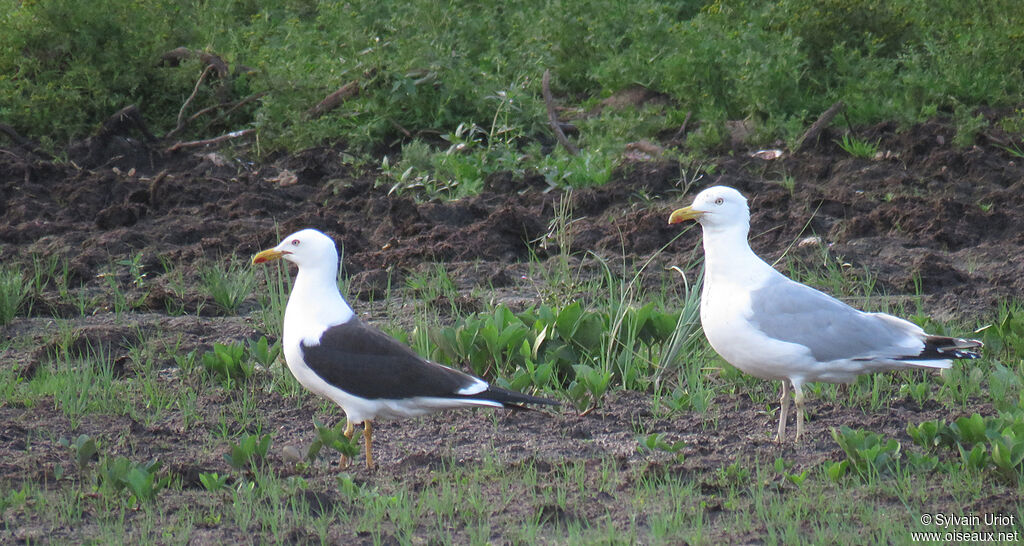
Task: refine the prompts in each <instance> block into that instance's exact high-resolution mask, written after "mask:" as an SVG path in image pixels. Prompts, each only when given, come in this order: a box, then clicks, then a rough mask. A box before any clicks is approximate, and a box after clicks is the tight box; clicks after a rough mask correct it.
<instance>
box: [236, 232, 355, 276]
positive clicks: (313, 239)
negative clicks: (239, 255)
mask: <svg viewBox="0 0 1024 546" xmlns="http://www.w3.org/2000/svg"><path fill="white" fill-rule="evenodd" d="M278 258H280V259H284V260H288V261H289V262H292V263H293V264H295V265H297V266H299V270H300V271H302V270H311V269H325V270H327V272H329V273H330V274H331V276H332V277H333V276H334V275H337V273H338V249H337V248H336V247H335V246H334V241H333V240H331V238H330V237H328V236H326V235H324V234H323V233H321V232H319V231H317V230H315V229H304V230H302V231H296V232H295V233H292V234H291V235H289V236H287V237H285V238H284V239H283V240H282V241H281V242H280V243H279V244H278V245H277V246H275V247H274V248H271V249H267V250H264V251H263V252H260V253H259V254H257V255H255V256H253V258H252V263H253V264H261V263H264V262H269V261H272V260H276V259H278Z"/></svg>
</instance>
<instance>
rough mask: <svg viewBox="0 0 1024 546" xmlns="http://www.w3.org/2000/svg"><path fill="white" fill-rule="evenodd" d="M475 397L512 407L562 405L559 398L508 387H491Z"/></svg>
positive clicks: (474, 396)
mask: <svg viewBox="0 0 1024 546" xmlns="http://www.w3.org/2000/svg"><path fill="white" fill-rule="evenodd" d="M473 398H480V399H484V400H493V401H495V402H499V403H501V404H502V405H504V406H505V407H508V408H512V409H529V408H526V407H523V406H522V404H537V405H545V406H561V405H562V403H561V402H559V401H557V400H551V399H550V398H541V397H540V396H533V395H529V394H523V393H521V392H515V391H510V390H507V389H501V388H498V387H490V388H489V389H487V390H485V391H483V392H481V393H479V394H475V395H473Z"/></svg>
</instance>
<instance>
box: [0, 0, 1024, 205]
mask: <svg viewBox="0 0 1024 546" xmlns="http://www.w3.org/2000/svg"><path fill="white" fill-rule="evenodd" d="M96 7H97V9H96V10H92V11H82V10H79V9H77V4H75V3H74V2H71V1H70V0H55V1H52V2H35V3H8V4H6V5H5V6H4V7H2V8H0V24H2V25H3V27H4V28H5V29H7V30H8V32H5V33H4V35H3V37H0V74H7V75H9V76H8V77H4V78H0V94H2V95H3V96H5V97H9V98H10V100H9V101H7V102H5V104H4V105H2V106H0V118H2V119H4V120H5V122H6V123H9V124H11V125H12V126H13V127H14V128H15V129H16V130H18V131H19V132H21V133H22V134H24V135H26V136H29V137H32V138H34V139H36V140H40V141H43V143H44V144H45V145H46V146H48V147H50V148H56V147H57V146H58V145H59V144H60V143H64V142H67V141H68V140H69V139H70V138H75V137H78V138H81V137H84V136H87V135H88V134H90V133H91V132H92V131H93V130H94V128H95V127H96V126H97V125H98V124H99V123H100V122H101V121H102V120H104V119H106V118H107V117H108V116H110V115H111V114H112V113H113V112H115V111H116V110H118V109H119V108H121V107H123V106H125V105H128V104H137V105H139V106H140V108H141V110H142V112H143V115H144V117H145V119H146V121H147V123H148V124H149V125H150V127H151V129H152V130H153V132H154V133H156V134H158V135H163V134H166V133H167V132H168V131H169V130H170V129H172V128H173V127H175V126H176V125H177V119H178V116H179V112H181V111H182V106H183V104H184V103H185V101H186V98H187V97H188V96H189V95H191V94H192V92H193V90H194V89H198V93H197V94H196V96H195V97H194V98H193V100H192V102H191V104H190V107H191V108H189V109H187V111H186V112H185V113H187V114H191V113H193V112H197V111H199V110H200V109H202V108H206V107H211V106H216V105H218V104H221V103H229V104H235V103H238V102H239V101H242V100H245V99H249V101H248V102H246V103H245V105H244V106H242V107H239V108H233V109H230V112H228V110H229V109H228V108H222V109H220V110H217V112H218V114H217V115H216V116H214V115H209V116H206V117H205V118H200V119H198V120H197V121H196V122H195V123H192V124H191V125H189V126H188V127H186V128H185V131H184V132H183V133H180V134H179V135H178V136H179V137H180V138H200V137H211V136H216V135H219V134H223V133H224V132H227V131H229V130H237V129H243V128H251V129H255V130H256V132H257V134H258V135H259V147H258V149H257V150H256V153H268V152H274V151H276V150H280V149H291V150H297V149H301V148H305V147H309V146H312V145H318V144H322V143H324V142H328V141H344V142H345V143H346V145H347V149H348V150H349V152H348V153H350V154H352V155H351V160H352V163H353V164H354V165H362V166H364V167H368V166H370V165H379V166H381V168H380V169H378V173H379V175H380V176H379V183H380V184H382V185H385V186H386V187H388V188H391V189H393V190H394V191H396V192H403V193H405V192H410V193H414V194H416V195H423V196H426V197H458V196H462V195H470V194H473V193H476V192H478V191H480V189H481V188H482V187H483V184H484V181H485V180H486V179H487V176H488V175H490V174H491V173H494V172H497V171H513V172H520V173H526V172H536V173H539V174H541V175H542V176H543V177H544V178H545V179H546V180H547V181H548V183H549V184H551V185H552V186H557V187H566V186H571V187H579V186H588V185H594V184H600V183H602V182H603V181H604V180H606V179H607V177H608V175H609V174H610V172H611V169H612V168H614V166H615V165H616V164H617V163H618V161H619V157H620V156H621V154H622V151H623V148H624V146H625V145H626V144H627V143H629V142H634V141H637V140H640V139H651V140H658V139H659V137H663V136H664V135H666V134H669V135H670V134H673V133H674V132H675V131H676V130H677V129H678V128H679V127H680V126H681V125H682V121H683V120H684V119H686V118H687V116H690V117H691V121H690V127H698V129H697V130H695V131H693V132H691V133H690V134H689V135H687V136H686V142H685V145H684V149H683V150H682V152H683V153H685V154H690V153H703V152H705V151H708V150H715V149H720V148H722V147H724V146H726V145H727V142H728V140H729V132H728V129H727V127H726V125H725V122H726V121H729V120H740V119H742V120H746V121H747V122H748V124H749V126H750V127H751V128H752V137H751V139H752V141H751V142H750V143H749V145H750V146H765V145H771V144H772V143H774V142H776V141H778V140H781V141H783V142H795V141H796V140H798V139H799V137H800V135H802V134H803V132H804V131H805V130H806V128H807V127H808V126H809V124H810V123H811V122H813V121H814V120H815V119H816V117H817V116H818V115H819V114H820V113H821V112H823V111H824V110H825V109H827V108H828V107H829V106H830V105H831V104H833V103H834V102H836V101H839V100H842V101H843V102H844V103H845V104H846V105H847V108H846V111H845V115H846V116H847V121H848V122H849V123H850V124H852V125H862V124H870V123H877V122H880V121H896V122H898V123H902V124H908V123H913V122H918V121H922V120H925V119H929V118H933V117H936V116H948V115H950V113H952V117H953V118H954V121H955V123H956V125H957V133H956V137H955V139H954V140H955V143H956V144H957V145H958V146H970V145H971V144H973V141H974V139H975V137H976V136H977V135H978V134H980V133H981V132H982V131H983V130H985V128H986V127H987V125H988V124H989V121H988V120H986V118H985V117H983V116H981V115H980V114H979V113H978V108H979V107H986V108H1005V109H1009V108H1012V107H1016V106H1019V104H1020V103H1021V102H1022V99H1024V91H1022V90H1024V72H1022V71H1021V70H1016V69H1007V68H1006V67H1014V66H1016V64H1015V63H1016V60H1017V59H1019V58H1020V57H1021V56H1022V55H1024V45H1022V44H1021V41H1020V40H1017V39H1016V38H1017V37H1018V36H1019V35H1020V32H1021V29H1022V28H1024V14H1022V12H1021V10H1019V9H1016V8H1017V7H1016V4H1015V3H1013V2H1012V1H1011V0H998V1H995V2H989V3H987V4H986V5H985V6H984V7H983V8H982V9H969V8H967V7H965V6H963V5H962V4H960V3H957V2H953V1H949V0H943V1H939V2H931V3H922V2H915V1H912V0H900V1H898V2H892V3H889V4H887V5H886V6H883V7H878V6H876V5H875V4H873V3H871V2H867V1H865V0H829V1H826V2H815V1H811V0H785V1H783V2H776V3H770V4H766V3H763V2H752V1H749V0H738V1H736V2H728V3H723V2H715V3H700V2H686V3H683V4H679V3H678V2H668V1H666V0H642V1H640V2H625V1H623V0H592V1H587V2H563V1H559V2H555V3H550V2H539V1H537V0H523V1H520V2H514V3H511V4H509V3H505V2H482V3H481V2H470V3H467V2H464V1H457V2H454V3H449V4H444V5H440V4H433V3H423V2H411V1H409V0H382V1H381V2H376V3H373V4H362V3H356V4H352V3H349V4H337V5H335V4H311V3H309V2H303V1H298V0H296V1H290V2H284V3H280V4H276V5H274V6H267V7H261V6H257V5H253V4H248V3H237V2H228V1H226V0H216V1H213V2H208V3H204V4H203V6H202V9H185V8H182V7H181V6H179V5H178V3H175V2H170V1H168V0H145V1H142V2H138V1H129V0H103V1H102V2H101V3H100V4H98V5H97V6H96ZM100 13H102V15H100ZM455 14H459V16H455ZM177 47H188V48H192V49H195V50H205V51H209V52H213V53H216V54H218V55H219V56H220V57H221V58H222V59H223V60H224V61H225V62H226V63H227V64H228V66H229V68H230V69H233V70H234V72H233V73H232V74H231V76H230V77H229V78H208V79H206V80H205V81H204V83H203V84H202V85H199V86H198V87H197V86H196V82H197V80H198V78H199V76H200V74H201V72H202V70H203V67H202V66H201V64H200V62H199V61H198V60H197V59H190V60H185V61H183V62H182V63H181V65H180V66H177V67H173V66H168V65H166V64H164V65H161V64H160V63H159V62H158V59H159V58H160V56H161V55H162V54H163V53H165V52H167V51H170V50H172V49H174V48H177ZM243 66H244V67H247V68H248V69H249V70H244V69H243V68H242V67H243ZM545 69H551V71H552V74H553V77H552V91H553V94H554V96H555V98H556V101H557V102H558V103H559V105H560V106H564V107H566V108H567V109H568V110H567V111H566V112H565V113H563V114H562V115H563V117H565V118H569V117H572V118H575V119H573V123H574V124H576V125H577V126H578V128H579V133H578V134H577V135H575V136H573V137H572V138H573V139H575V140H576V141H577V143H578V144H579V145H580V147H581V149H582V153H581V154H580V155H578V156H570V155H568V154H566V153H565V152H564V150H562V149H561V147H558V148H556V149H555V150H554V151H553V152H552V150H551V143H552V138H551V133H550V129H549V127H548V126H547V119H546V107H545V104H544V101H543V98H542V96H541V89H540V86H541V84H540V80H541V75H542V74H543V72H544V70H545ZM350 82H357V83H358V84H359V93H358V94H356V95H354V96H352V97H350V98H349V99H347V100H346V101H345V102H344V103H343V104H342V106H341V107H340V108H338V109H336V110H334V111H331V112H328V113H327V114H326V115H323V116H320V117H316V118H312V119H311V118H310V117H309V116H308V115H307V114H306V112H307V111H308V110H309V109H310V108H311V107H312V106H313V105H315V104H317V102H319V101H320V100H321V99H323V98H324V97H325V96H326V95H328V94H329V93H331V92H333V91H335V90H337V89H338V88H339V87H341V86H343V85H345V84H348V83H350ZM637 84H639V85H643V86H645V87H647V88H649V89H651V90H652V91H655V92H658V93H662V94H664V95H665V96H667V97H668V98H669V99H670V100H669V101H663V102H659V103H657V104H647V105H632V106H627V107H625V108H622V109H611V108H606V109H604V111H602V113H601V114H600V115H581V114H582V113H583V112H585V111H588V110H590V109H593V108H595V107H596V106H597V105H598V104H599V103H600V101H601V100H602V99H605V98H607V97H609V96H610V95H613V94H615V93H618V92H621V91H623V90H625V89H627V88H629V87H631V86H634V85H637ZM1019 118H1020V115H1019V113H1017V112H1012V113H1009V114H1008V115H1006V116H1005V117H1004V118H1003V119H1000V120H996V123H998V124H999V126H1000V127H1003V128H1007V129H1008V130H1013V131H1015V132H1017V133H1019V131H1020V126H1021V124H1020V122H1019ZM383 149H386V150H388V151H386V152H382V151H381V150H383ZM396 151H398V153H395V152H396ZM670 153H672V154H675V153H677V152H672V151H670ZM385 155H387V158H386V160H385V157H384V156H385Z"/></svg>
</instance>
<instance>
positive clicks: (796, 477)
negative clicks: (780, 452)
mask: <svg viewBox="0 0 1024 546" xmlns="http://www.w3.org/2000/svg"><path fill="white" fill-rule="evenodd" d="M792 466H793V463H789V462H786V460H785V459H783V458H782V457H777V458H776V459H775V471H776V472H778V473H779V475H780V476H782V477H783V478H785V480H786V481H788V482H789V483H792V484H793V485H795V486H797V487H800V484H802V483H804V481H805V480H806V479H807V476H809V475H810V473H811V471H810V470H804V471H803V472H801V473H799V474H793V473H791V472H789V469H790V468H791V467H792Z"/></svg>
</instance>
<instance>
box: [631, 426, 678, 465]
mask: <svg viewBox="0 0 1024 546" xmlns="http://www.w3.org/2000/svg"><path fill="white" fill-rule="evenodd" d="M684 447H686V442H684V441H683V440H679V441H678V442H669V441H667V440H665V436H664V434H660V433H654V434H648V435H647V436H644V437H642V438H640V439H638V440H637V450H638V451H640V452H641V453H643V452H653V451H664V452H666V453H671V454H673V455H674V456H675V460H676V462H679V463H681V462H683V460H684V459H685V458H686V454H685V453H683V448H684Z"/></svg>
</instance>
